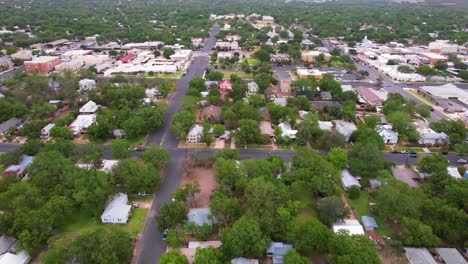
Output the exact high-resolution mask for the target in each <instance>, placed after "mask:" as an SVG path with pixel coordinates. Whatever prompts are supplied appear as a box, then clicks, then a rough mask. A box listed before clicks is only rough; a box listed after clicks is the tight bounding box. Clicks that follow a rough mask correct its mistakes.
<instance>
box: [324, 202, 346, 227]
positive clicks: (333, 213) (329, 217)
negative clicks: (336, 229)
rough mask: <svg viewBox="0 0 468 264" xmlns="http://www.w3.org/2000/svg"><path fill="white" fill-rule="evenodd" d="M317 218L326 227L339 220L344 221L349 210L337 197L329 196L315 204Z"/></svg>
mask: <svg viewBox="0 0 468 264" xmlns="http://www.w3.org/2000/svg"><path fill="white" fill-rule="evenodd" d="M317 210H318V211H319V218H320V220H321V221H322V223H324V224H325V225H327V226H330V225H331V224H332V223H333V222H335V221H336V220H339V219H344V218H346V217H347V216H348V214H349V208H347V207H345V206H344V204H343V201H342V200H341V198H340V197H338V196H329V197H325V198H322V199H320V200H319V201H318V202H317Z"/></svg>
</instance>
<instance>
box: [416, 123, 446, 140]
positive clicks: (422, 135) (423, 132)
mask: <svg viewBox="0 0 468 264" xmlns="http://www.w3.org/2000/svg"><path fill="white" fill-rule="evenodd" d="M414 124H415V126H416V131H417V132H418V133H419V140H418V143H419V144H421V145H430V146H433V145H445V144H447V143H448V142H449V138H448V136H447V134H445V133H444V132H441V133H438V132H435V131H434V130H433V129H432V128H430V127H429V126H428V124H427V123H425V122H415V123H414Z"/></svg>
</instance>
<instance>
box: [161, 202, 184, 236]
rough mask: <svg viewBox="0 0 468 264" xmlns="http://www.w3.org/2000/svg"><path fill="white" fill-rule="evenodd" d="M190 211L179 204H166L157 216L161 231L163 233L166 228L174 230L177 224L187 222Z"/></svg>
mask: <svg viewBox="0 0 468 264" xmlns="http://www.w3.org/2000/svg"><path fill="white" fill-rule="evenodd" d="M187 213H188V210H187V208H185V206H184V205H183V204H181V203H178V202H172V203H165V204H163V205H162V206H161V209H159V213H158V215H157V216H156V221H157V222H158V226H159V229H160V230H161V231H162V230H164V229H166V228H169V229H170V228H174V227H175V226H177V224H180V223H183V222H184V221H185V220H187Z"/></svg>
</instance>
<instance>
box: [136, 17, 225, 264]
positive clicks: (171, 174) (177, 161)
mask: <svg viewBox="0 0 468 264" xmlns="http://www.w3.org/2000/svg"><path fill="white" fill-rule="evenodd" d="M219 29H220V28H219V26H218V25H215V26H213V28H212V30H211V32H210V37H209V38H208V39H207V41H206V42H205V44H204V46H203V48H202V50H201V52H200V53H199V54H202V56H197V52H196V53H195V54H194V57H193V61H192V63H191V65H190V66H189V67H188V70H187V74H186V75H185V76H182V78H180V79H179V80H176V84H177V86H176V89H175V90H174V91H173V92H172V94H171V96H170V98H169V102H168V103H169V106H168V109H167V111H166V114H165V117H164V125H163V127H162V128H160V129H158V130H156V131H154V132H152V133H150V134H149V136H148V139H147V141H146V143H145V144H158V145H161V147H163V148H164V149H166V150H168V152H169V153H170V155H171V162H170V163H169V164H168V165H167V166H166V170H165V171H164V174H163V180H162V182H161V185H160V187H159V189H158V190H155V196H154V201H153V203H152V205H151V208H150V212H149V216H148V218H147V221H146V223H145V226H144V229H143V232H142V235H141V238H140V240H139V242H138V244H137V246H136V255H135V258H134V259H133V261H132V263H138V264H140V263H141V264H150V263H158V262H159V258H160V257H161V255H163V254H164V252H165V249H166V245H165V243H164V242H163V240H162V235H161V232H160V231H159V229H158V225H157V223H156V219H155V216H156V215H157V212H158V211H159V208H160V207H161V205H162V204H164V203H167V202H170V201H171V200H172V192H174V191H175V190H176V189H177V188H178V187H179V183H180V179H181V174H182V171H181V167H182V166H181V164H182V162H183V159H184V158H185V157H186V151H185V150H179V149H177V144H178V141H177V139H176V138H175V136H174V134H172V133H171V131H170V128H171V125H172V116H173V115H174V114H175V113H177V112H179V111H180V110H181V105H180V100H181V99H182V97H183V96H184V95H185V92H186V91H187V88H188V83H189V81H190V80H191V79H193V78H194V77H197V76H198V77H201V76H202V75H203V73H204V70H205V68H206V67H207V66H208V56H206V54H207V52H209V51H210V50H211V49H212V48H213V47H214V45H215V43H216V38H215V36H216V34H217V33H218V32H219Z"/></svg>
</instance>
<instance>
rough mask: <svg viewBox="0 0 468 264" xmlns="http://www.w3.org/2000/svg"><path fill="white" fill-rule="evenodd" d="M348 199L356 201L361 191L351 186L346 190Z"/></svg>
mask: <svg viewBox="0 0 468 264" xmlns="http://www.w3.org/2000/svg"><path fill="white" fill-rule="evenodd" d="M348 195H349V199H351V200H356V199H358V198H359V197H360V196H361V190H359V187H357V186H356V185H353V186H351V188H349V190H348Z"/></svg>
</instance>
